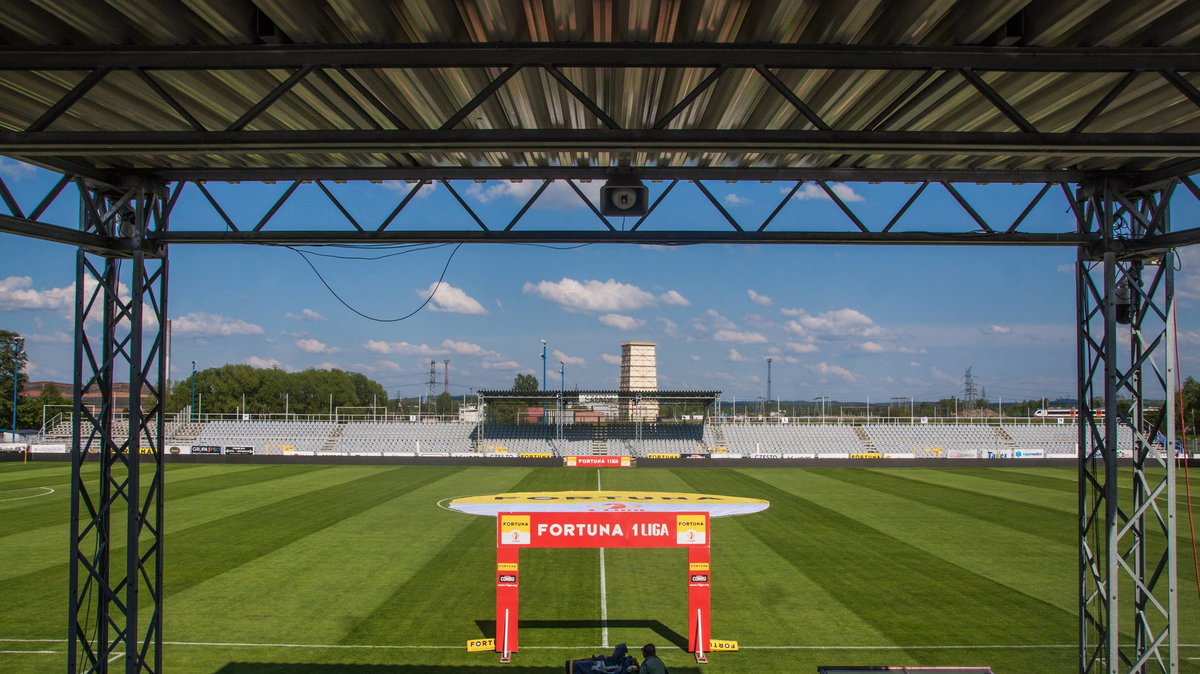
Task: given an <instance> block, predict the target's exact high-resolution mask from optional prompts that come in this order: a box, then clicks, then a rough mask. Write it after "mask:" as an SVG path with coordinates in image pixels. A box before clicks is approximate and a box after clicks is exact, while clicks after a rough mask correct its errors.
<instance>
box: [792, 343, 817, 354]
mask: <svg viewBox="0 0 1200 674" xmlns="http://www.w3.org/2000/svg"><path fill="white" fill-rule="evenodd" d="M784 346H786V347H787V348H788V349H790V350H792V351H795V352H796V353H812V352H814V351H819V349H818V348H817V345H816V344H812V343H804V344H801V343H800V342H788V343H786V344H784Z"/></svg>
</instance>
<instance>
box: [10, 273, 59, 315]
mask: <svg viewBox="0 0 1200 674" xmlns="http://www.w3.org/2000/svg"><path fill="white" fill-rule="evenodd" d="M74 302H75V284H74V283H72V284H70V285H68V286H66V287H63V288H46V289H44V290H37V289H35V288H34V287H33V278H31V277H29V276H9V277H8V278H4V279H0V311H19V310H22V309H28V310H34V311H39V310H55V309H65V308H67V307H70V306H72V305H73V304H74Z"/></svg>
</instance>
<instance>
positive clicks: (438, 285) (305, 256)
mask: <svg viewBox="0 0 1200 674" xmlns="http://www.w3.org/2000/svg"><path fill="white" fill-rule="evenodd" d="M445 245H449V244H445ZM284 248H287V249H288V250H290V251H292V252H294V253H296V254H297V255H299V256H300V258H301V259H303V260H304V262H305V263H306V264H307V265H308V266H309V268H310V269H312V270H313V273H314V274H316V275H317V278H318V279H320V280H321V284H322V285H324V286H325V289H326V290H328V291H329V293H330V294H331V295H333V297H334V298H335V299H336V300H337V301H338V302H341V303H342V306H344V307H346V308H347V309H349V310H350V311H353V312H354V313H356V314H358V315H359V316H362V317H363V318H365V319H367V320H371V321H375V322H377V323H398V322H400V321H403V320H407V319H409V318H412V317H413V316H416V315H417V313H418V312H419V311H421V310H422V309H424V308H425V306H426V305H427V304H429V302H430V300H432V299H433V296H434V295H436V294H437V291H438V289H439V288H441V287H442V280H443V279H445V278H446V271H447V270H448V269H450V262H451V260H453V259H454V255H455V253H457V252H458V249H459V248H462V243H459V244H456V245H455V246H454V250H452V251H450V256H449V257H447V258H446V264H445V266H443V267H442V273H441V275H440V276H438V280H437V283H436V284H435V285H434V288H433V291H432V292H430V293H429V297H426V298H425V301H424V302H422V303H421V305H420V306H418V307H417V308H416V309H413V310H412V311H410V312H408V313H407V314H405V315H403V316H401V317H399V318H377V317H375V316H370V315H368V314H364V313H363V312H361V311H359V310H358V309H355V308H354V307H352V306H350V304H349V303H348V302H346V300H344V299H342V296H341V295H339V294H338V293H337V291H336V290H334V289H333V287H332V286H330V285H329V282H328V281H326V280H325V277H324V276H322V275H321V272H320V271H319V270H318V269H317V267H316V265H314V264H313V263H312V260H310V259H308V255H309V252H308V251H303V250H300V249H299V248H296V247H294V246H284ZM406 252H407V251H406ZM312 254H314V255H315V254H316V253H312Z"/></svg>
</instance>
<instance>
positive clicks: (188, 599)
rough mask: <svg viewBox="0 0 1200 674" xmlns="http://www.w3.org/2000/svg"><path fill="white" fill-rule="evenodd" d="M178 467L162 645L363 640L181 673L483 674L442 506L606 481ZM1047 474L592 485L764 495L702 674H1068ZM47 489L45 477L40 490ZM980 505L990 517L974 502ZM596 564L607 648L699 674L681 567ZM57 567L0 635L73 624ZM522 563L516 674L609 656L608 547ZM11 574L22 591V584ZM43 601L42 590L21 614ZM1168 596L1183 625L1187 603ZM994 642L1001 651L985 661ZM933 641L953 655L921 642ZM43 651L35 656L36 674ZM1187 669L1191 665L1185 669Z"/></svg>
mask: <svg viewBox="0 0 1200 674" xmlns="http://www.w3.org/2000/svg"><path fill="white" fill-rule="evenodd" d="M65 468H66V467H64V469H65ZM175 469H176V466H171V467H170V469H169V472H168V489H167V494H168V501H169V503H168V508H167V524H168V527H167V528H168V532H169V534H168V538H167V545H166V550H167V570H168V578H167V587H166V590H167V593H168V597H167V606H166V618H167V626H166V630H167V639H168V641H179V642H183V641H187V642H193V643H195V642H213V643H226V644H231V643H237V642H242V643H247V642H252V643H259V644H268V643H276V644H316V645H319V644H330V645H342V646H362V647H364V648H353V649H341V650H338V649H322V648H319V647H315V648H308V647H305V648H295V647H284V646H280V647H279V648H277V649H273V648H271V647H269V646H261V647H253V648H249V647H246V648H240V647H236V646H232V647H224V646H223V647H219V648H216V647H214V648H205V647H199V646H195V645H182V644H179V645H169V646H168V647H167V649H166V654H167V661H168V663H169V665H170V668H169V669H170V671H176V672H184V673H185V674H186V673H189V672H196V673H209V672H213V673H215V672H221V674H230V673H231V672H241V671H246V672H249V671H297V670H302V669H303V665H306V664H307V665H315V666H321V667H325V668H327V669H328V668H329V667H335V666H337V665H338V664H350V663H354V664H361V665H369V664H378V665H393V666H397V665H398V666H405V667H407V668H409V669H411V670H412V671H418V669H419V668H421V667H432V666H460V667H462V666H466V667H471V668H472V671H481V672H482V671H491V665H492V663H494V656H493V655H489V654H478V655H468V654H466V653H464V652H462V651H461V650H460V649H459V648H458V647H456V644H461V643H462V642H463V641H465V640H466V639H468V638H472V637H475V636H479V635H481V634H483V633H486V632H487V631H489V630H490V629H492V627H493V626H492V625H491V622H490V621H491V619H492V617H493V613H494V604H493V602H494V588H493V583H494V578H493V575H494V560H495V543H494V540H495V529H494V526H495V523H494V520H491V519H489V518H483V517H475V516H468V515H463V514H460V513H454V512H447V511H445V510H442V509H439V508H437V507H436V505H435V504H436V502H437V501H438V500H440V499H444V498H451V497H456V496H464V495H468V494H482V493H494V492H503V491H517V490H520V491H535V490H545V491H556V490H563V489H594V488H595V485H596V471H594V470H567V469H525V468H497V467H472V468H453V467H451V468H437V467H362V466H358V467H352V466H320V467H306V466H289V465H283V466H269V467H262V466H258V467H253V468H248V467H247V466H244V465H236V466H217V465H205V466H187V467H186V469H185V470H179V471H177V472H176V470H175ZM1046 470H1047V469H1023V470H1022V469H1012V470H1009V469H1005V470H1004V472H999V473H998V472H996V471H992V470H984V471H980V470H978V469H970V470H959V469H934V470H923V469H903V470H890V469H886V470H878V469H866V470H861V469H860V470H839V469H815V470H801V469H762V468H751V469H733V468H698V469H658V468H654V469H650V468H639V469H636V470H615V469H614V470H604V471H602V482H603V485H604V486H605V487H606V488H612V489H646V490H656V491H658V490H661V491H697V492H706V493H719V494H730V495H744V496H754V497H759V498H767V499H768V500H770V501H772V506H771V508H770V509H769V510H767V511H765V512H763V513H759V514H756V515H751V516H745V517H737V518H723V519H718V520H716V521H715V522H714V524H713V535H714V547H713V564H714V568H713V574H714V588H713V609H714V618H713V621H714V636H716V637H719V638H730V639H738V640H739V641H741V642H742V644H743V646H745V647H746V648H747V650H745V651H743V652H742V653H738V654H716V655H714V657H713V663H712V664H711V665H708V666H706V667H705V669H704V671H705V672H708V673H710V674H718V673H724V672H777V671H815V666H816V664H818V663H820V664H929V665H938V664H942V665H948V664H989V665H992V666H994V667H995V668H996V671H997V672H1027V671H1065V670H1067V669H1070V668H1071V667H1072V664H1073V662H1074V651H1073V649H1071V648H1062V647H1061V645H1062V644H1069V643H1071V642H1072V641H1074V639H1075V621H1076V618H1075V616H1074V607H1073V599H1072V597H1073V588H1074V582H1075V578H1074V576H1075V573H1074V568H1075V559H1074V551H1073V546H1074V516H1073V514H1072V513H1070V512H1066V513H1064V512H1063V508H1061V507H1060V503H1062V502H1065V503H1067V504H1072V503H1073V502H1074V493H1075V489H1076V486H1075V484H1074V483H1073V482H1072V481H1070V480H1062V479H1060V477H1059V475H1058V474H1059V473H1061V472H1062V471H1053V477H1051V475H1052V473H1051V472H1043V471H1046ZM226 471H227V472H226ZM64 474H67V473H66V472H65V471H64ZM45 477H53V475H52V474H43V475H39V477H38V479H43V478H45ZM1025 478H1029V479H1025ZM1056 482H1057V483H1059V484H1060V485H1061V491H1056V490H1055V486H1056ZM185 485H187V486H188V487H189V488H188V489H185ZM1010 503H1012V504H1017V505H1018V506H1020V507H1012V506H1010V505H1009V504H1010ZM985 506H987V507H991V508H992V509H993V511H992V512H988V513H981V512H979V509H980V508H982V507H985ZM46 507H48V508H49V510H50V511H51V512H50V513H49V514H47V513H46V512H40V511H39V509H37V508H35V509H33V510H30V511H29V513H30V514H31V515H34V516H36V517H39V518H45V519H44V520H43V521H44V522H50V523H53V522H55V515H54V512H57V513H58V514H57V517H59V518H61V519H58V520H57V524H51V525H50V526H52V527H53V526H58V527H63V530H64V531H65V519H66V511H65V509H64V505H63V504H62V503H59V504H57V505H56V506H52V505H51V504H46ZM1068 510H1069V507H1068ZM1064 515H1065V516H1066V521H1067V522H1068V524H1067V526H1066V527H1065V529H1064V528H1063V526H1062V522H1060V521H1058V518H1062V517H1064ZM40 531H41V529H33V530H27V531H21V532H17V533H15V534H14V535H13V536H11V537H9V539H7V540H16V539H23V538H28V537H31V536H37V535H39V532H40ZM0 540H4V539H0ZM38 541H39V542H37V543H29V549H31V550H34V551H38V550H41V548H42V547H46V546H49V547H46V549H44V550H41V552H38V553H37V556H38V558H39V559H44V560H46V561H47V562H49V561H54V562H60V561H61V560H62V557H63V547H64V541H63V540H62V539H57V540H53V541H52V544H50V542H48V541H42V540H41V539H38ZM4 554H5V550H4V549H3V548H0V558H2V557H3V555H4ZM989 557H992V558H994V563H993V564H989ZM1060 558H1061V559H1060ZM1062 559H1065V560H1066V562H1065V563H1063V562H1062ZM606 561H607V571H608V606H609V611H610V634H611V638H610V643H617V642H620V641H625V642H627V643H630V644H632V645H634V646H636V645H639V644H640V643H645V641H654V642H656V643H659V644H660V647H665V648H666V656H667V658H666V659H667V664H668V666H669V667H670V668H671V671H677V670H678V671H684V672H689V671H698V669H697V668H695V667H694V665H691V666H689V664H688V661H689V659H688V656H687V655H686V654H683V653H681V652H679V651H678V650H676V649H675V648H674V646H673V644H677V643H680V642H681V641H682V639H683V633H684V632H685V631H686V630H685V627H686V586H685V567H686V557H685V556H684V555H683V554H682V553H681V552H680V551H678V550H612V551H609V552H608V554H607V560H606ZM1183 566H1184V565H1183V564H1181V572H1182V571H1183V568H1182V567H1183ZM62 567H63V568H62V570H61V571H58V570H56V569H53V568H47V569H45V570H44V572H43V573H34V574H24V575H21V576H19V577H18V578H15V579H10V581H12V582H10V581H0V596H4V597H5V600H6V610H5V612H4V614H3V615H2V616H0V637H5V638H13V637H21V636H28V637H31V638H36V637H46V636H56V635H60V634H61V633H62V632H63V625H62V622H63V621H62V615H63V613H64V611H63V605H64V604H65V564H64V565H62ZM521 571H522V617H523V619H524V621H526V624H525V626H524V627H523V629H522V642H523V644H524V645H525V646H526V648H527V650H526V651H524V652H522V653H521V654H520V655H519V656H518V658H517V666H518V667H535V668H537V667H540V668H542V669H544V670H545V671H550V670H549V669H548V668H549V667H552V666H555V665H557V667H558V668H561V663H562V659H563V658H564V657H568V656H569V657H576V656H580V655H587V654H589V653H590V652H591V651H592V650H593V649H594V648H595V646H596V645H597V644H599V643H600V623H599V588H598V578H597V575H598V554H597V552H596V551H595V550H530V551H526V552H524V553H523V554H522V569H521ZM55 574H58V575H57V576H56V575H55ZM1182 575H1183V574H1182V573H1181V576H1182ZM1188 582H1190V580H1189V581H1185V580H1184V579H1183V578H1182V577H1181V583H1182V584H1183V585H1185V586H1186V584H1187V583H1188ZM21 583H28V584H29V585H30V586H31V587H30V588H29V589H28V592H27V594H26V595H22V594H21V592H22V591H23V590H22V589H21ZM1039 584H1040V585H1039ZM1043 585H1044V587H1041V586H1043ZM1031 588H1036V590H1034V589H1031ZM1064 588H1065V590H1064ZM10 590H11V591H15V593H16V594H15V595H13V594H10ZM38 593H42V594H45V595H47V596H46V598H44V599H43V600H40V601H37V602H34V601H31V600H32V598H33V597H34V595H36V594H38ZM10 596H15V597H16V598H17V600H18V601H17V603H16V604H14V603H12V602H10V601H9V598H10ZM22 597H24V599H22ZM1064 597H1065V600H1064ZM1189 602H1190V603H1189ZM1181 603H1187V604H1188V605H1187V606H1186V607H1184V613H1185V614H1187V613H1192V612H1194V610H1195V607H1194V606H1192V604H1195V603H1196V602H1195V598H1194V594H1193V596H1192V597H1190V598H1188V597H1186V596H1181ZM1064 605H1065V608H1064ZM30 608H32V610H33V611H34V612H35V613H37V612H44V613H46V614H47V615H46V616H45V617H46V618H47V619H45V620H43V619H42V616H39V615H36V614H29V613H27V611H28V610H29V609H30ZM1184 629H1185V633H1184V635H1183V636H1184V640H1185V641H1186V640H1187V639H1188V636H1189V635H1188V634H1187V632H1186V630H1187V629H1188V628H1187V627H1186V626H1185V627H1184ZM994 644H998V645H1003V646H1012V647H1013V648H1007V649H998V648H991V649H989V648H988V645H994ZM939 645H940V646H944V647H947V648H942V649H938V650H930V649H928V648H926V647H929V646H939ZM373 646H412V647H417V648H405V649H395V648H392V649H389V648H373ZM421 646H437V647H438V648H435V649H421V648H420V647H421ZM546 647H555V648H558V647H567V648H570V649H574V648H578V649H579V650H578V652H575V651H573V650H568V651H567V652H566V653H564V652H563V651H561V650H543V649H544V648H546ZM770 647H782V648H786V649H787V650H772V649H771V648H770ZM950 647H953V648H950ZM21 648H24V647H23V646H22V647H21ZM40 648H44V647H43V646H36V645H33V644H30V646H29V649H30V650H38V649H40ZM56 648H57V647H56ZM800 648H813V649H827V650H814V651H807V650H797V649H800ZM844 649H888V650H852V651H848V650H844ZM897 649H901V650H897ZM12 650H18V649H15V648H14V649H12ZM35 657H37V658H48V659H42V660H39V661H38V662H39V663H40V664H39V665H37V666H36V667H35V668H30V667H34V666H33V665H30V664H29V662H30V661H29V659H30V658H35ZM12 658H15V659H12ZM21 658H24V660H22V659H21ZM51 661H53V662H54V664H55V665H56V666H57V665H58V662H57V661H55V660H54V656H49V655H40V656H33V655H11V656H9V655H3V654H0V671H5V672H8V671H15V672H20V671H41V670H42V669H44V668H45V667H46V663H47V662H51ZM22 663H24V664H22ZM232 663H240V664H232ZM231 667H232V669H231ZM264 668H265V669H264ZM272 668H273V669H272ZM414 668H416V669H414ZM314 671H320V667H318V668H317V669H314ZM329 671H332V670H329ZM504 671H511V667H510V668H508V669H506V670H504ZM1182 671H1185V672H1195V671H1197V668H1196V667H1195V664H1194V663H1185V665H1184V667H1183V670H1182Z"/></svg>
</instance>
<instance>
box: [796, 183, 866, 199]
mask: <svg viewBox="0 0 1200 674" xmlns="http://www.w3.org/2000/svg"><path fill="white" fill-rule="evenodd" d="M828 185H829V189H831V190H833V193H834V194H836V195H837V196H838V199H841V200H842V201H844V202H847V203H849V202H852V201H866V197H864V196H862V195H861V194H859V193H858V192H855V191H854V188H853V187H851V186H849V185H847V184H846V183H828ZM791 189H792V188H790V187H781V188H780V189H779V191H780V192H781V193H783V194H787V193H788V192H790V191H791ZM792 198H794V199H797V200H799V201H808V200H812V199H817V200H820V199H824V200H825V201H833V199H830V198H829V194H828V193H827V192H826V191H825V190H823V189H821V186H820V185H818V184H816V183H804V185H803V186H802V187H801V188H800V189H798V190H796V194H795V195H793V197H792Z"/></svg>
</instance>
